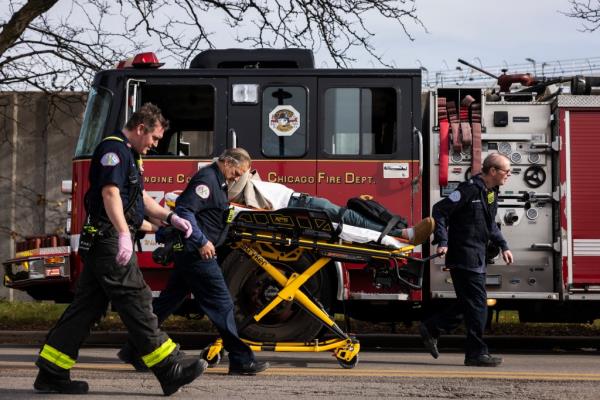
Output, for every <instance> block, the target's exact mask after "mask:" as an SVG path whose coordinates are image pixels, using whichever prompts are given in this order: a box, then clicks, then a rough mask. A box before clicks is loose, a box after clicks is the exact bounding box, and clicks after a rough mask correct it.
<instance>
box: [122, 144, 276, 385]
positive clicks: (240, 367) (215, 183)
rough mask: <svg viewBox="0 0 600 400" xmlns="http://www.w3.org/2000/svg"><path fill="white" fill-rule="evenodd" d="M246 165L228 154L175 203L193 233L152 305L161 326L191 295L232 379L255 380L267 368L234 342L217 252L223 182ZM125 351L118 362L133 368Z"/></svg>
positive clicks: (222, 226) (222, 230) (233, 152)
mask: <svg viewBox="0 0 600 400" xmlns="http://www.w3.org/2000/svg"><path fill="white" fill-rule="evenodd" d="M250 163H251V158H250V155H249V154H248V152H247V151H246V150H244V149H242V148H232V149H227V150H225V151H224V152H223V153H222V154H221V155H220V156H219V158H218V159H217V161H216V162H214V163H212V164H211V165H209V166H206V167H204V168H202V169H200V170H199V171H198V172H197V173H196V174H195V175H194V176H193V177H192V179H191V180H190V182H189V184H188V185H187V187H186V188H185V190H184V191H183V193H182V194H181V195H180V196H179V197H178V198H177V202H176V207H175V212H176V213H177V214H178V215H181V216H182V217H183V218H186V219H187V220H188V221H190V222H191V224H192V230H193V232H192V235H191V236H190V237H189V238H187V239H186V240H185V241H184V251H182V252H175V253H174V260H175V269H174V271H173V273H172V275H171V277H170V278H169V282H168V283H167V287H166V288H165V290H163V291H162V292H161V294H160V296H159V297H158V298H157V299H156V300H155V301H154V312H155V314H156V315H157V317H158V319H159V321H160V322H162V321H164V320H165V319H166V318H167V317H168V316H169V315H171V314H172V313H173V312H174V311H175V310H176V309H177V308H178V307H179V306H180V305H181V303H182V302H183V300H184V299H185V298H186V296H187V295H188V294H189V293H190V292H191V293H192V294H193V295H194V301H195V302H196V304H198V306H200V308H201V309H202V311H204V313H205V314H206V315H207V316H208V318H209V319H210V320H211V321H212V322H213V324H214V325H215V327H216V328H217V330H218V331H219V334H220V335H221V338H222V339H223V344H224V347H225V349H226V350H227V351H228V353H229V374H231V375H254V374H256V373H258V372H262V371H264V370H266V369H267V368H268V366H269V365H268V363H266V362H261V361H257V360H256V359H255V357H254V353H253V352H252V350H251V349H250V348H249V347H248V346H247V345H246V344H245V343H244V342H243V341H242V340H241V339H240V338H239V336H238V333H237V326H236V323H235V316H234V304H233V300H232V299H231V295H230V293H229V290H228V288H227V284H226V282H225V278H224V277H223V272H222V271H221V268H220V267H219V264H218V263H217V259H216V256H217V253H216V249H215V248H216V247H218V246H219V245H220V244H222V242H223V241H224V239H225V236H226V234H227V230H226V222H225V220H226V215H227V212H228V210H229V204H228V202H227V182H233V181H235V180H236V179H238V178H239V177H240V176H241V175H242V174H244V173H245V172H246V171H247V170H248V169H249V168H250ZM128 351H129V349H128V346H127V345H126V346H125V347H124V348H123V349H121V351H120V352H119V358H120V359H121V360H123V361H125V362H130V363H132V364H134V366H135V364H136V362H137V361H136V360H135V359H134V358H132V355H131V354H129V353H128Z"/></svg>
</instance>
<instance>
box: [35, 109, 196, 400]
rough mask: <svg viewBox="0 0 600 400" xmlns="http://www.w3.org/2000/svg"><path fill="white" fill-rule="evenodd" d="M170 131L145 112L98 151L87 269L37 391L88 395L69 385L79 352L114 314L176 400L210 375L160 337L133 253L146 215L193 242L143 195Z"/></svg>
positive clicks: (43, 360) (89, 196) (55, 335)
mask: <svg viewBox="0 0 600 400" xmlns="http://www.w3.org/2000/svg"><path fill="white" fill-rule="evenodd" d="M165 129H168V122H167V121H166V120H165V118H164V117H163V116H162V114H161V112H160V110H159V109H158V108H157V107H156V106H154V105H152V104H145V105H143V106H142V107H141V108H140V109H139V110H138V111H136V112H135V113H134V114H133V115H132V116H131V119H130V120H129V121H128V122H127V124H126V125H125V127H124V129H123V130H122V132H117V133H115V134H114V135H113V136H109V137H108V138H105V139H104V140H103V141H102V142H101V143H100V144H99V145H98V146H97V147H96V150H95V151H94V154H93V157H92V161H91V167H90V174H89V182H90V188H89V190H88V192H87V193H86V200H87V201H86V210H87V213H88V219H87V222H86V224H85V226H84V230H83V232H82V234H81V239H80V247H79V252H80V255H81V256H82V259H83V261H84V265H85V268H84V269H83V272H82V274H81V276H80V277H79V282H78V284H77V289H76V292H75V298H74V300H73V302H72V303H71V304H70V305H69V307H68V308H67V309H66V310H65V312H64V313H63V315H62V316H61V317H60V319H59V321H58V322H57V324H56V325H55V326H54V328H53V329H52V330H51V331H50V332H49V333H48V336H47V338H46V342H45V344H44V345H43V347H42V348H41V350H40V354H39V357H38V359H37V361H36V365H37V366H38V368H39V373H38V375H37V378H36V380H35V382H34V384H33V386H34V388H35V389H36V390H37V391H41V392H58V393H69V394H84V393H87V392H88V384H87V382H84V381H73V380H71V379H70V370H71V368H72V367H73V365H74V364H75V362H76V359H77V356H78V352H79V347H80V345H81V343H83V341H84V340H85V338H86V337H87V336H88V335H89V332H90V328H91V327H92V325H93V324H94V323H95V322H97V321H98V320H99V319H100V318H101V317H102V316H103V315H104V314H105V313H106V310H107V306H108V304H109V302H110V303H111V304H112V305H113V306H114V307H115V309H116V310H117V312H118V313H119V316H120V317H121V320H122V321H123V323H124V324H125V326H126V327H127V330H128V331H129V333H130V335H131V337H132V339H133V342H134V345H135V348H136V349H137V351H138V352H139V353H140V354H142V355H143V356H142V359H143V361H144V363H145V365H146V366H147V367H148V368H150V369H151V370H152V372H153V373H154V375H156V377H157V378H158V381H159V382H160V385H161V387H162V390H163V392H164V394H165V395H170V394H172V393H175V392H176V391H177V390H178V389H179V388H180V387H181V386H183V385H185V384H188V383H190V382H192V381H193V380H194V379H196V378H197V377H198V376H200V375H201V374H202V372H203V371H204V370H205V368H206V366H207V364H206V362H205V361H203V360H197V359H196V360H186V359H183V358H182V357H179V356H178V350H177V345H176V344H175V343H174V342H173V341H172V340H171V339H170V338H169V337H168V336H167V335H166V334H165V333H164V332H161V331H160V330H159V329H158V323H157V318H156V316H155V315H154V314H153V313H152V308H151V301H152V293H151V291H150V288H149V287H148V286H147V285H146V283H145V282H144V279H143V277H142V273H141V271H140V269H139V267H138V265H137V258H136V255H135V253H134V252H133V239H132V238H133V235H135V232H136V230H137V228H138V227H139V226H140V225H141V224H142V222H143V218H144V213H146V214H147V215H148V216H150V217H153V218H156V219H160V220H163V221H166V222H168V223H170V224H171V225H172V226H173V227H175V228H177V229H179V230H181V231H183V232H185V235H186V236H189V235H190V234H191V231H192V227H191V224H190V223H189V222H188V221H187V220H185V219H183V218H181V217H179V216H178V215H176V214H174V213H169V212H168V210H166V209H164V208H163V207H161V206H160V205H159V204H158V203H156V201H154V200H153V199H152V198H151V197H150V196H149V195H148V194H147V193H146V192H145V191H144V188H143V177H142V172H143V171H142V168H141V155H142V154H146V152H147V151H148V150H149V149H150V148H152V147H153V146H156V145H157V143H158V140H160V139H161V138H162V136H163V133H164V130H165Z"/></svg>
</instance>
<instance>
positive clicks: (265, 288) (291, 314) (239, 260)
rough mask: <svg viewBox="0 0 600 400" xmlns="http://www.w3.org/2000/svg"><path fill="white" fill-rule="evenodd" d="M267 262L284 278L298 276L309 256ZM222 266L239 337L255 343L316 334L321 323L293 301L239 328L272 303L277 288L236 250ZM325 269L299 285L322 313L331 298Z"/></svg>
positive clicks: (278, 287)
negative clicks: (321, 308) (316, 303)
mask: <svg viewBox="0 0 600 400" xmlns="http://www.w3.org/2000/svg"><path fill="white" fill-rule="evenodd" d="M269 261H270V263H271V264H272V265H273V266H275V267H276V268H278V269H279V270H280V271H282V272H283V273H284V274H285V275H286V276H290V275H291V274H292V273H293V272H298V273H301V272H302V271H304V270H305V269H306V268H308V267H309V266H310V265H312V263H313V259H312V257H309V256H306V255H302V256H301V257H300V258H299V259H298V261H296V262H294V263H293V264H285V263H282V262H278V261H272V260H269ZM222 267H223V273H224V275H225V280H226V281H227V284H228V286H229V291H230V293H231V296H232V297H233V302H234V303H235V316H236V323H237V324H238V329H240V335H241V336H242V337H243V338H246V339H249V340H253V341H258V342H282V341H310V340H312V339H314V338H315V337H316V336H317V334H318V333H319V332H320V330H321V328H322V327H323V325H322V323H321V322H320V321H319V320H317V319H316V318H315V317H313V316H312V315H310V314H309V313H307V312H306V311H304V310H303V309H301V308H300V307H299V306H298V305H297V304H295V303H293V302H291V303H290V302H282V303H281V304H279V305H278V306H277V307H276V308H275V309H274V310H272V311H271V312H270V313H268V314H267V315H265V316H264V317H263V318H262V319H261V320H260V321H259V322H258V323H256V322H253V323H250V324H247V326H245V327H244V326H242V323H243V322H244V321H248V320H250V319H251V318H252V317H253V316H254V315H255V314H257V313H258V312H260V311H261V310H262V309H263V308H264V307H265V306H266V305H267V304H268V303H269V302H270V301H271V300H272V298H273V296H275V295H276V294H277V292H278V291H279V289H280V286H279V285H278V284H277V282H275V280H273V279H272V278H271V277H270V276H269V275H268V274H267V273H266V272H265V271H264V270H263V269H262V268H260V267H259V266H258V265H257V264H256V263H254V262H253V261H252V260H251V259H250V258H248V256H247V255H246V254H245V253H243V252H242V251H240V250H235V251H233V252H231V253H230V254H229V255H228V256H227V258H226V259H225V260H224V262H223V264H222ZM327 270H328V268H327V267H325V268H323V269H321V270H320V271H319V272H318V273H317V274H315V275H314V276H312V277H311V278H310V279H309V280H308V281H307V282H306V283H305V284H304V285H303V286H302V290H303V292H304V293H305V294H307V295H309V297H311V296H310V295H312V297H315V298H316V299H317V300H318V301H319V302H320V303H321V304H322V305H323V306H324V308H325V310H328V309H329V307H330V306H331V303H332V299H333V290H332V287H333V285H332V278H331V275H330V274H329V273H328V271H327Z"/></svg>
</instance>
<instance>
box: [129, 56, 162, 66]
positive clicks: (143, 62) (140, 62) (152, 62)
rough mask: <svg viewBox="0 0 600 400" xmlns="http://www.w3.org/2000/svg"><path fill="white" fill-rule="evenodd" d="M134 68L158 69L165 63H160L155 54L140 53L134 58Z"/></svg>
mask: <svg viewBox="0 0 600 400" xmlns="http://www.w3.org/2000/svg"><path fill="white" fill-rule="evenodd" d="M131 64H132V65H133V67H134V68H158V67H162V66H163V65H165V63H161V62H158V57H156V54H154V53H140V54H137V55H136V56H135V57H133V62H132V63H131Z"/></svg>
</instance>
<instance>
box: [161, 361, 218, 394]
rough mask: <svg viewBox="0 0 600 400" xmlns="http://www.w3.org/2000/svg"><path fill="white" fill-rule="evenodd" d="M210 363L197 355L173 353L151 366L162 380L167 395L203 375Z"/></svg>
mask: <svg viewBox="0 0 600 400" xmlns="http://www.w3.org/2000/svg"><path fill="white" fill-rule="evenodd" d="M207 366H208V363H207V362H206V361H204V360H202V359H198V358H197V357H194V358H188V357H183V358H179V357H175V356H174V355H173V354H171V355H169V356H168V357H167V358H165V359H164V360H162V361H161V362H160V363H158V364H157V365H155V366H153V367H152V368H151V370H152V372H153V373H154V375H155V376H156V379H158V381H159V382H160V386H161V387H162V390H163V393H164V394H165V396H170V395H172V394H173V393H175V392H177V391H178V390H179V388H181V387H182V386H184V385H187V384H188V383H191V382H192V381H193V380H194V379H196V378H197V377H199V376H200V375H202V373H203V372H204V370H206V367H207Z"/></svg>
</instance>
